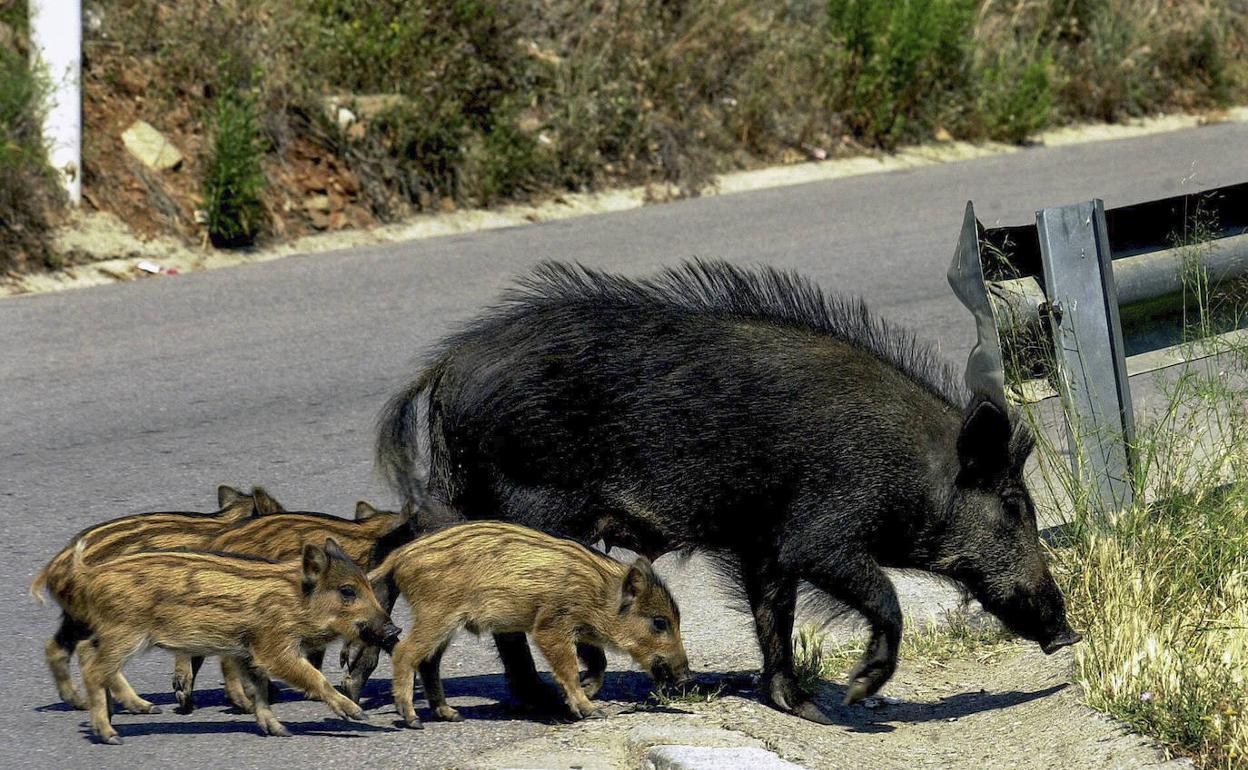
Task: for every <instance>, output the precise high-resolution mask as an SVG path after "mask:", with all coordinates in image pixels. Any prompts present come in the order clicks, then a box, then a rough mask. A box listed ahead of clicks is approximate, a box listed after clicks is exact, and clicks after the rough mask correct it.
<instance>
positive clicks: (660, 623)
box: [650, 617, 668, 634]
mask: <svg viewBox="0 0 1248 770" xmlns="http://www.w3.org/2000/svg"><path fill="white" fill-rule="evenodd" d="M650 625H651V626H653V627H654V632H655V633H656V634H661V633H663V632H664V631H666V630H667V628H668V626H667V618H657V617H656V618H650Z"/></svg>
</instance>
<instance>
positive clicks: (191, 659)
mask: <svg viewBox="0 0 1248 770" xmlns="http://www.w3.org/2000/svg"><path fill="white" fill-rule="evenodd" d="M203 665H204V656H203V655H178V656H177V657H176V658H174V661H173V695H174V697H175V698H177V699H178V713H179V714H190V713H192V712H193V711H195V677H197V676H199V669H200V667H201V666H203Z"/></svg>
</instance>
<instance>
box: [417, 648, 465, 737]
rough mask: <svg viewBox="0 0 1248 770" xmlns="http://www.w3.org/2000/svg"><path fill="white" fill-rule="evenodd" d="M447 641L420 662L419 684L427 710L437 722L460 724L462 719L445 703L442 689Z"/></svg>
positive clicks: (444, 694)
mask: <svg viewBox="0 0 1248 770" xmlns="http://www.w3.org/2000/svg"><path fill="white" fill-rule="evenodd" d="M449 643H450V642H449V640H448V641H446V642H443V643H442V646H441V647H439V648H438V649H437V650H435V651H434V653H433V654H432V655H430V656H429V657H428V658H427V659H425V660H422V661H421V662H420V683H421V684H422V685H424V688H425V700H427V701H429V710H430V711H432V712H433V718H434V719H436V720H437V721H439V722H462V721H464V718H463V717H462V716H460V715H459V712H458V711H456V710H455V709H453V708H451V704H449V703H447V702H446V691H445V690H443V689H442V653H444V652H446V646H447V644H449Z"/></svg>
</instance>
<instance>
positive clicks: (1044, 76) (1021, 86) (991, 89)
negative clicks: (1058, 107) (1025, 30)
mask: <svg viewBox="0 0 1248 770" xmlns="http://www.w3.org/2000/svg"><path fill="white" fill-rule="evenodd" d="M1051 68H1052V60H1051V59H1050V58H1049V56H1048V54H1047V53H1039V54H1032V55H1025V54H1024V52H1023V51H1022V50H1020V48H1019V47H1012V48H1010V49H1005V50H1002V51H1000V52H999V53H997V55H996V56H994V57H993V58H992V60H991V61H990V62H989V63H988V64H986V65H985V66H984V67H983V68H982V69H981V70H980V71H979V72H978V73H977V80H978V82H979V103H978V105H977V107H978V110H979V119H980V121H982V124H983V129H984V134H985V135H987V136H988V138H990V139H996V140H999V141H1003V142H1015V143H1018V142H1022V141H1024V140H1025V139H1027V137H1028V136H1030V135H1032V134H1034V133H1035V132H1037V131H1039V130H1040V129H1042V128H1044V127H1045V126H1047V125H1049V122H1050V120H1051V119H1052V111H1053V83H1052V80H1051V78H1050V75H1049V71H1050V69H1051Z"/></svg>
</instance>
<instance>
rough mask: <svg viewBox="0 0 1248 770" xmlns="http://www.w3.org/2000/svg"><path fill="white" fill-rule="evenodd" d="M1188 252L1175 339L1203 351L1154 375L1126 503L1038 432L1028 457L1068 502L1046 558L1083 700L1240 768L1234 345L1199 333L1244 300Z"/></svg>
mask: <svg viewBox="0 0 1248 770" xmlns="http://www.w3.org/2000/svg"><path fill="white" fill-rule="evenodd" d="M1195 232H1197V233H1199V228H1195ZM1188 251H1190V252H1192V253H1191V255H1190V259H1188V260H1187V262H1188V264H1187V265H1186V267H1185V278H1186V282H1187V284H1188V287H1189V288H1188V291H1187V292H1186V294H1185V296H1186V298H1187V299H1188V306H1187V307H1186V308H1185V310H1184V314H1183V318H1184V321H1185V326H1186V329H1187V331H1188V337H1189V340H1190V341H1189V342H1188V343H1186V344H1189V345H1191V346H1193V348H1196V349H1195V350H1193V351H1191V352H1192V354H1193V355H1195V354H1205V355H1208V356H1210V357H1208V358H1205V359H1204V360H1201V361H1198V362H1196V363H1193V364H1190V365H1188V366H1186V367H1185V368H1183V369H1181V370H1179V372H1178V373H1177V374H1175V373H1173V372H1171V373H1169V374H1165V375H1164V379H1163V376H1159V377H1158V381H1159V386H1160V388H1161V389H1162V392H1163V395H1164V398H1163V400H1162V403H1163V408H1162V409H1161V410H1160V411H1159V413H1158V414H1156V415H1155V416H1151V417H1149V418H1148V419H1147V420H1146V421H1143V422H1140V421H1139V420H1138V417H1137V427H1136V433H1137V435H1136V442H1135V446H1134V457H1135V466H1134V469H1133V471H1134V478H1133V484H1134V489H1135V490H1136V493H1135V497H1136V501H1135V503H1134V505H1133V506H1131V507H1130V508H1127V509H1125V510H1118V511H1115V510H1113V507H1112V506H1102V505H1100V504H1099V503H1098V501H1097V500H1096V495H1095V492H1094V491H1093V490H1092V489H1091V488H1090V485H1089V484H1088V483H1087V482H1086V481H1084V480H1082V479H1081V478H1079V477H1078V476H1076V475H1075V473H1074V472H1073V471H1072V468H1071V466H1070V462H1069V457H1068V456H1067V455H1065V454H1064V453H1062V452H1061V448H1060V447H1057V446H1055V445H1054V443H1053V442H1052V437H1051V436H1046V435H1045V433H1044V432H1043V431H1039V430H1038V431H1037V433H1038V434H1039V435H1041V436H1042V439H1041V441H1040V443H1039V458H1040V461H1041V465H1042V469H1043V473H1042V477H1043V478H1044V479H1045V480H1046V483H1048V484H1049V485H1050V487H1051V488H1050V489H1049V490H1048V492H1049V495H1050V496H1051V497H1052V498H1054V499H1058V500H1069V501H1070V505H1071V507H1072V510H1071V520H1070V523H1069V524H1068V525H1067V526H1066V527H1065V529H1064V532H1063V534H1062V535H1061V536H1059V537H1058V538H1057V539H1056V540H1055V548H1054V552H1053V557H1054V561H1055V575H1056V576H1057V577H1058V580H1059V582H1060V583H1062V585H1063V589H1064V590H1065V592H1066V596H1067V600H1068V606H1069V609H1070V613H1071V616H1072V623H1073V625H1075V627H1076V628H1078V629H1079V630H1080V631H1082V632H1083V634H1084V643H1083V644H1081V645H1079V646H1078V647H1077V648H1076V675H1077V678H1078V681H1079V683H1080V684H1081V685H1082V687H1083V689H1084V692H1085V693H1086V697H1087V702H1088V703H1089V705H1091V706H1093V707H1094V708H1097V709H1100V710H1103V711H1106V712H1108V713H1110V714H1112V715H1113V716H1115V717H1117V718H1119V719H1121V720H1123V721H1124V722H1126V723H1127V724H1129V725H1131V726H1132V728H1134V729H1136V730H1137V731H1139V732H1142V733H1145V734H1147V735H1150V736H1153V737H1155V738H1158V739H1159V740H1161V741H1163V742H1164V743H1165V744H1167V745H1168V746H1170V747H1171V748H1172V750H1173V751H1174V752H1176V753H1179V754H1186V755H1190V756H1191V757H1192V758H1193V759H1194V760H1195V761H1196V762H1197V764H1198V765H1199V766H1201V767H1206V768H1235V767H1245V766H1248V719H1245V716H1244V713H1245V710H1246V709H1248V379H1246V376H1245V375H1246V374H1248V349H1245V348H1243V347H1242V346H1239V345H1236V344H1235V343H1233V342H1228V341H1227V338H1218V337H1211V336H1210V332H1211V330H1213V329H1216V328H1225V322H1226V321H1227V320H1228V318H1231V317H1233V318H1234V319H1239V320H1242V319H1243V318H1244V309H1245V308H1246V307H1248V305H1245V303H1244V301H1243V294H1242V291H1240V290H1239V289H1238V288H1237V287H1235V286H1233V285H1232V286H1221V287H1218V286H1211V285H1210V283H1209V280H1208V277H1207V276H1206V275H1203V271H1202V270H1201V269H1200V268H1199V256H1200V254H1199V249H1198V248H1189V249H1188ZM1235 325H1241V326H1242V324H1235ZM1027 414H1028V416H1029V417H1030V418H1031V419H1032V420H1033V421H1034V422H1039V421H1040V420H1039V415H1038V413H1037V412H1036V411H1035V410H1033V409H1028V410H1027ZM1075 430H1076V431H1078V430H1079V428H1078V426H1077V425H1076V428H1075Z"/></svg>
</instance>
